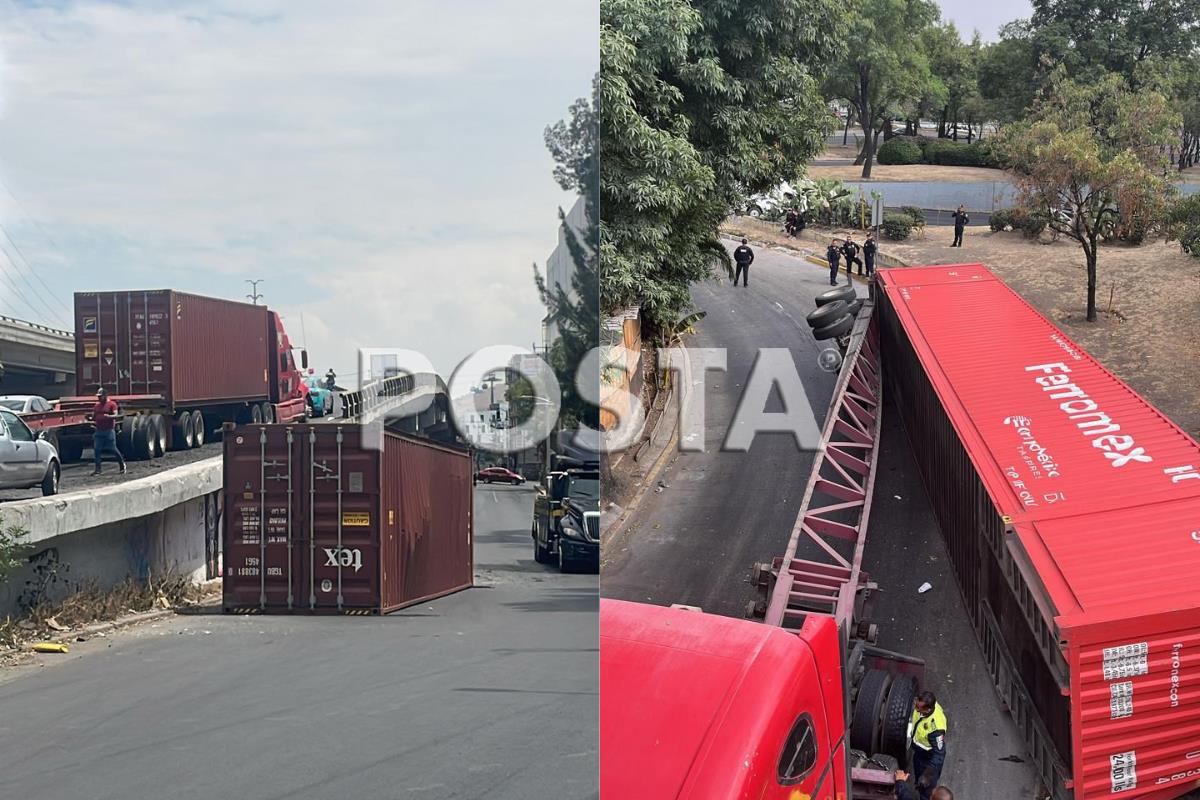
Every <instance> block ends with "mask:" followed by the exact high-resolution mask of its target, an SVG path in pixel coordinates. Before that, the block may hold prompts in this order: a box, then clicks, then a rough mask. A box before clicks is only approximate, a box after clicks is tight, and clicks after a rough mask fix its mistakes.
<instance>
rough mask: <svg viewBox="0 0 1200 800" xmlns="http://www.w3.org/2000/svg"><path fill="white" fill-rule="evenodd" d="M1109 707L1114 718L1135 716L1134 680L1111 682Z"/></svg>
mask: <svg viewBox="0 0 1200 800" xmlns="http://www.w3.org/2000/svg"><path fill="white" fill-rule="evenodd" d="M1108 692H1109V701H1108V707H1109V710H1110V711H1111V712H1112V719H1124V718H1125V717H1132V716H1133V681H1122V682H1121V683H1111V684H1109V686H1108Z"/></svg>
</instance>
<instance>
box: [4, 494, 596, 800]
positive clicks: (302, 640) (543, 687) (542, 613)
mask: <svg viewBox="0 0 1200 800" xmlns="http://www.w3.org/2000/svg"><path fill="white" fill-rule="evenodd" d="M532 498H533V492H532V491H531V490H530V489H529V488H528V487H522V488H514V487H496V488H492V487H479V488H478V489H477V490H476V495H475V508H476V526H477V545H476V566H477V575H478V578H477V581H478V582H479V583H480V584H481V585H482V587H481V588H476V589H473V590H469V591H467V592H461V593H459V594H456V595H453V596H451V597H447V598H443V599H441V600H437V601H434V602H431V603H426V604H422V605H420V606H417V607H414V608H409V609H406V610H403V611H400V612H397V613H395V614H393V615H390V616H388V617H383V618H371V617H351V618H334V617H284V616H267V617H257V616H256V617H226V616H220V615H216V614H210V615H198V616H179V617H176V618H173V619H171V620H169V621H166V622H163V623H159V624H157V625H155V626H151V625H143V626H141V627H139V628H138V629H135V630H130V631H127V632H124V633H118V634H116V635H114V636H112V637H110V638H108V639H105V640H93V641H91V642H88V643H86V644H82V645H77V646H73V647H72V650H71V653H70V654H69V655H67V656H58V657H57V658H51V657H49V656H47V657H43V658H42V660H41V663H42V664H44V665H45V666H32V667H21V668H13V669H9V670H7V671H4V672H0V709H3V713H2V714H0V775H3V786H4V790H3V792H0V794H2V795H3V796H5V797H9V796H11V797H21V798H24V799H25V800H85V799H86V800H105V799H106V798H112V800H133V799H134V798H151V797H172V798H177V799H178V800H190V799H191V798H195V799H196V800H201V799H202V800H213V798H243V799H244V800H276V799H277V800H285V798H286V800H327V798H331V797H344V798H359V797H361V798H368V797H376V798H399V799H401V800H408V798H412V799H413V800H430V799H431V798H438V799H439V800H440V799H441V798H488V800H502V799H503V798H511V800H527V798H539V797H554V798H563V800H571V799H572V798H579V799H582V798H596V797H598V796H599V792H598V788H597V774H598V769H599V761H598V755H597V741H598V719H597V717H598V714H597V686H598V681H599V675H598V669H597V617H596V612H597V604H596V582H597V578H596V576H595V575H566V576H562V575H558V574H557V573H556V572H554V571H552V570H550V569H549V568H548V567H542V566H539V565H536V564H534V563H533V561H532V555H531V545H530V543H529V542H530V539H529V525H530V515H531V513H532ZM483 587H486V588H483Z"/></svg>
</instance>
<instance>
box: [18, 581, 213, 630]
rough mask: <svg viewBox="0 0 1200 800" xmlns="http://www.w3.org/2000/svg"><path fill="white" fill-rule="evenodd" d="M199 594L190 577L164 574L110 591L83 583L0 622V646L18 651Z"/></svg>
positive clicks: (171, 605)
mask: <svg viewBox="0 0 1200 800" xmlns="http://www.w3.org/2000/svg"><path fill="white" fill-rule="evenodd" d="M200 596H201V591H200V589H199V587H198V586H197V585H196V584H195V583H193V582H192V581H191V579H190V578H188V577H185V576H182V575H178V574H168V575H165V576H162V577H158V578H154V577H152V578H150V579H149V580H148V581H145V582H142V581H135V580H127V581H125V582H124V583H121V584H119V585H118V586H115V587H112V588H107V589H105V588H101V587H99V586H97V585H96V584H94V583H91V584H85V585H84V586H83V587H81V588H80V589H79V590H78V591H76V592H75V593H73V594H71V595H70V596H68V597H66V598H64V599H62V600H60V601H56V602H45V603H41V604H39V605H37V606H34V607H33V608H32V609H30V610H29V611H28V612H27V613H25V614H23V615H21V616H18V617H11V616H10V617H5V618H4V619H3V620H0V647H5V648H19V647H22V646H23V645H25V644H27V643H29V642H31V641H36V640H40V639H44V638H47V637H48V636H52V635H54V634H56V633H57V634H61V633H63V632H66V631H70V630H72V629H74V628H78V627H81V626H83V625H89V624H91V623H94V622H104V621H109V620H113V619H116V618H117V617H120V616H123V615H126V614H133V613H138V612H142V611H150V610H152V609H156V608H163V609H167V608H174V607H176V606H179V605H183V604H188V603H194V602H196V601H197V600H199V599H200Z"/></svg>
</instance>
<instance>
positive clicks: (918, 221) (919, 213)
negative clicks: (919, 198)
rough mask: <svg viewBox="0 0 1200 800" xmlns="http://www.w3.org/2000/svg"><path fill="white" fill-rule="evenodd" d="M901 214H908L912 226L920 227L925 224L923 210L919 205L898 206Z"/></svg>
mask: <svg viewBox="0 0 1200 800" xmlns="http://www.w3.org/2000/svg"><path fill="white" fill-rule="evenodd" d="M900 213H901V214H908V216H910V217H912V221H913V226H914V227H917V228H922V227H924V226H925V210H924V209H922V208H920V207H919V206H900Z"/></svg>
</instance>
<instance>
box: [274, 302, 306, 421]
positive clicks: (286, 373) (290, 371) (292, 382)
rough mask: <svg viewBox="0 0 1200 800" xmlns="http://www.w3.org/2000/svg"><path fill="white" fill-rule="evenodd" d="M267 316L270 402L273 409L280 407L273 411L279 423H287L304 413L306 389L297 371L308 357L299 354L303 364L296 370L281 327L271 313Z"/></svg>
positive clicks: (291, 348) (281, 323)
mask: <svg viewBox="0 0 1200 800" xmlns="http://www.w3.org/2000/svg"><path fill="white" fill-rule="evenodd" d="M268 313H269V314H270V316H271V329H272V330H273V331H274V332H275V357H274V359H272V370H271V371H272V373H273V374H272V376H271V378H272V380H271V401H272V402H273V403H274V404H275V405H276V406H282V408H279V409H278V411H277V414H278V417H279V418H280V419H290V418H292V417H295V416H299V415H300V414H303V413H304V399H305V398H306V397H307V396H308V387H307V386H306V385H305V383H304V373H303V372H301V369H303V368H307V367H308V353H306V352H303V351H302V352H301V356H302V358H303V361H304V363H303V364H302V365H301V366H299V367H297V365H296V357H295V355H293V347H292V340H291V339H290V338H288V335H287V331H286V330H285V329H284V327H283V320H282V319H280V317H279V315H278V314H276V313H275V312H274V311H270V312H268ZM279 412H283V413H279Z"/></svg>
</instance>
